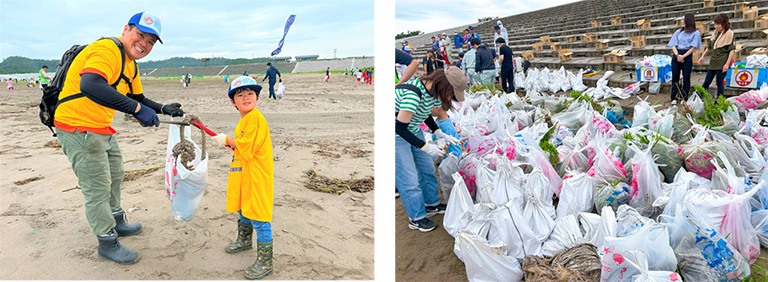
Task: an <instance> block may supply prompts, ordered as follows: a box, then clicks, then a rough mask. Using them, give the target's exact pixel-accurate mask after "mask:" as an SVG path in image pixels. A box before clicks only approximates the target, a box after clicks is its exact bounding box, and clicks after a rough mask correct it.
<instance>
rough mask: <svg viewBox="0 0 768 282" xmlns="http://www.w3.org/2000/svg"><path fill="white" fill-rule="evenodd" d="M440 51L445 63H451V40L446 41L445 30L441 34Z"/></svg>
mask: <svg viewBox="0 0 768 282" xmlns="http://www.w3.org/2000/svg"><path fill="white" fill-rule="evenodd" d="M440 52H441V54H442V55H443V58H444V59H445V63H446V64H451V42H450V41H448V35H447V34H445V32H443V34H442V35H441V39H440Z"/></svg>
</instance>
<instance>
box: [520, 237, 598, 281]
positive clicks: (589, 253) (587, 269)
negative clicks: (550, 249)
mask: <svg viewBox="0 0 768 282" xmlns="http://www.w3.org/2000/svg"><path fill="white" fill-rule="evenodd" d="M601 267H602V266H601V265H600V257H599V256H597V247H595V246H594V245H592V244H587V243H585V244H579V245H576V246H575V247H573V248H569V249H566V250H565V251H562V252H559V253H557V254H555V256H553V257H551V258H541V257H538V256H526V257H525V258H523V273H524V274H525V281H526V282H534V281H541V282H545V281H597V280H599V279H600V268H601Z"/></svg>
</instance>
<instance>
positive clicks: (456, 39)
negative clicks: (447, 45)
mask: <svg viewBox="0 0 768 282" xmlns="http://www.w3.org/2000/svg"><path fill="white" fill-rule="evenodd" d="M462 44H464V37H463V36H461V32H459V31H457V32H456V35H454V36H453V45H454V46H455V47H456V51H458V52H461V51H462V50H463V49H462Z"/></svg>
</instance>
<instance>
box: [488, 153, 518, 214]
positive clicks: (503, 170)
mask: <svg viewBox="0 0 768 282" xmlns="http://www.w3.org/2000/svg"><path fill="white" fill-rule="evenodd" d="M522 176H523V170H522V169H520V168H519V167H517V166H514V165H512V164H511V163H510V162H509V161H504V160H503V159H502V161H501V163H500V164H499V165H497V166H496V177H495V178H494V180H493V191H491V200H492V201H493V202H494V203H496V205H499V206H503V205H504V204H506V203H507V202H509V201H513V202H514V204H515V205H517V206H522V205H523V187H522V185H521V184H522V183H521V181H522V179H521V178H522Z"/></svg>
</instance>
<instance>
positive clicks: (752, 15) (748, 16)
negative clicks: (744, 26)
mask: <svg viewBox="0 0 768 282" xmlns="http://www.w3.org/2000/svg"><path fill="white" fill-rule="evenodd" d="M756 18H757V6H752V8H749V9H746V10H744V15H743V16H742V17H741V19H742V20H745V21H754V20H755V19H756Z"/></svg>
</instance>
